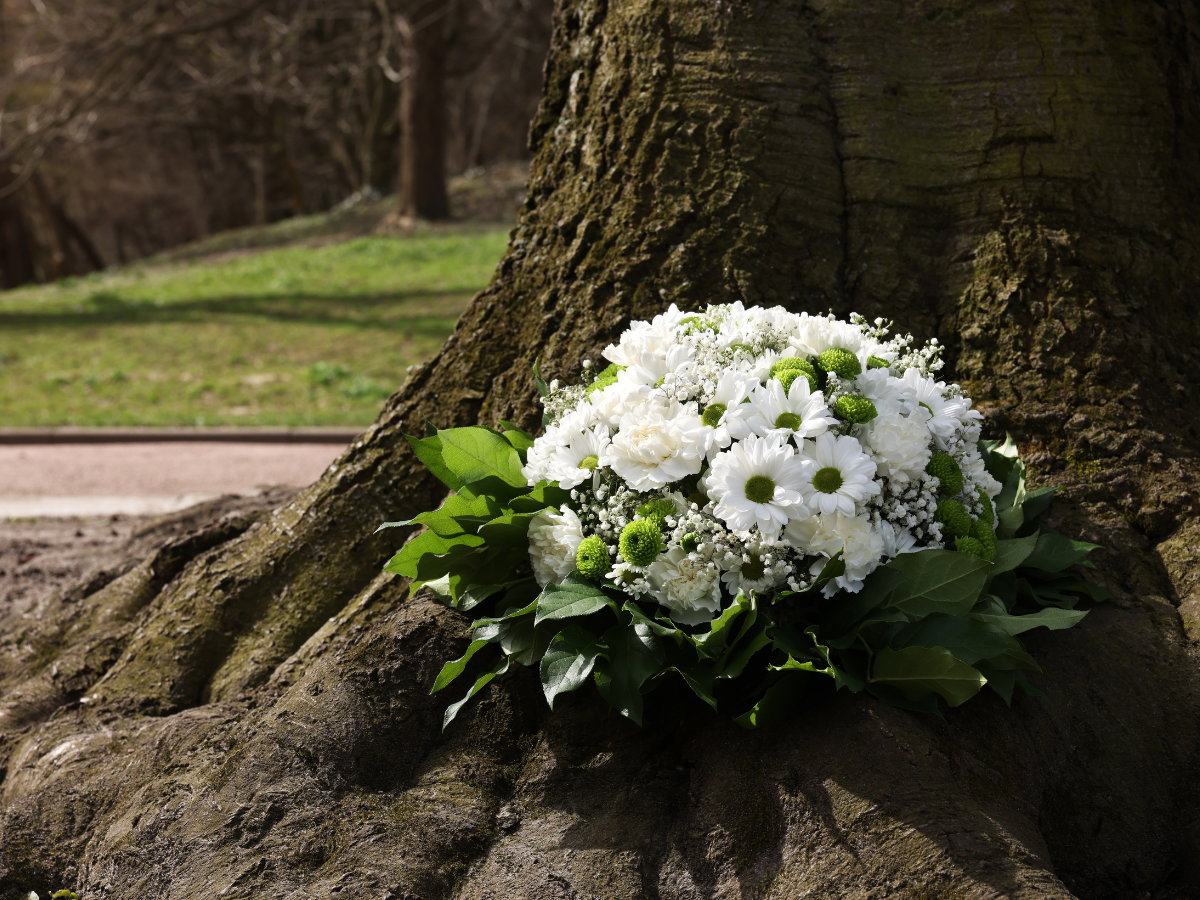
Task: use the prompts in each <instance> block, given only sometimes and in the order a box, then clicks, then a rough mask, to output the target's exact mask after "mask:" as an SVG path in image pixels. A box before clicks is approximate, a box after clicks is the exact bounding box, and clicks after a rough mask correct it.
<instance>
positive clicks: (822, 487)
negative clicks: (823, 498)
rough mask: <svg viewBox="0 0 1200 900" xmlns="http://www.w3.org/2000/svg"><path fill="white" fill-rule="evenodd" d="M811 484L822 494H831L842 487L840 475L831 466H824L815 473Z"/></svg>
mask: <svg viewBox="0 0 1200 900" xmlns="http://www.w3.org/2000/svg"><path fill="white" fill-rule="evenodd" d="M812 483H813V487H815V488H816V489H817V490H818V491H820V492H821V493H822V494H832V493H834V492H835V491H837V489H838V488H840V487H841V486H842V473H841V472H839V471H838V470H837V469H835V468H834V467H833V466H826V467H825V468H823V469H820V470H818V471H817V474H816V475H814V476H813V481H812Z"/></svg>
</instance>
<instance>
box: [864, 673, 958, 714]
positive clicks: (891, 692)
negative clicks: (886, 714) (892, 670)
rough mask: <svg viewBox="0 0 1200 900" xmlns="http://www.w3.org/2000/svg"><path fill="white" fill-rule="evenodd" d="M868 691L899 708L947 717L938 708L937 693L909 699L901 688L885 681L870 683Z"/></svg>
mask: <svg viewBox="0 0 1200 900" xmlns="http://www.w3.org/2000/svg"><path fill="white" fill-rule="evenodd" d="M867 693H868V694H870V695H871V696H872V697H878V698H879V699H880V700H882V701H883V702H884V703H887V704H889V705H891V706H895V707H897V708H898V709H909V710H912V711H913V712H919V713H932V714H933V715H935V716H938V717H939V718H943V719H944V718H945V716H943V715H942V711H941V710H940V709H938V698H937V694H932V693H931V694H925V695H924V696H922V697H921V699H919V700H909V699H908V697H906V696H904V692H903V691H901V690H900V689H899V688H897V687H895V686H894V685H891V684H884V683H883V682H876V683H875V684H868V685H867Z"/></svg>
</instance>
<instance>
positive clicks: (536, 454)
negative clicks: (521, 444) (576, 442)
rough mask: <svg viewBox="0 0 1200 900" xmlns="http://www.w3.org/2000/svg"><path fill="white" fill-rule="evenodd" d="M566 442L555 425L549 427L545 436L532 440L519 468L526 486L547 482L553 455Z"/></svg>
mask: <svg viewBox="0 0 1200 900" xmlns="http://www.w3.org/2000/svg"><path fill="white" fill-rule="evenodd" d="M566 441H567V438H566V436H565V435H564V434H563V433H562V430H561V429H560V428H559V427H558V426H557V425H551V426H550V427H549V428H547V429H546V433H545V434H543V435H542V436H541V437H538V438H536V439H535V440H534V442H533V446H532V447H530V448H529V450H528V452H527V453H526V454H525V465H524V466H522V467H521V475H522V476H524V478H525V481H526V482H527V483H528V484H537V483H538V482H539V481H542V480H543V479H545V480H549V478H550V469H551V466H552V461H553V459H554V453H555V451H557V450H558V448H559V447H561V446H562V445H563V444H564V443H566Z"/></svg>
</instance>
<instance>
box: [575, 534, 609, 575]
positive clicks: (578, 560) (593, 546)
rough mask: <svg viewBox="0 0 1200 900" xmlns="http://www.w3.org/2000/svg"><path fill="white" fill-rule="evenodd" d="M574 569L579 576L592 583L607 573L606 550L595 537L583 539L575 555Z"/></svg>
mask: <svg viewBox="0 0 1200 900" xmlns="http://www.w3.org/2000/svg"><path fill="white" fill-rule="evenodd" d="M575 568H577V569H578V570H579V574H580V575H583V576H584V577H585V578H591V579H592V580H593V581H595V580H598V579H600V578H603V577H604V575H605V573H607V572H608V568H609V562H608V548H607V547H606V546H604V541H602V540H600V538H599V537H597V536H596V535H594V534H593V535H592V536H591V537H587V538H584V539H583V542H582V543H581V544H580V545H579V550H578V551H576V553H575Z"/></svg>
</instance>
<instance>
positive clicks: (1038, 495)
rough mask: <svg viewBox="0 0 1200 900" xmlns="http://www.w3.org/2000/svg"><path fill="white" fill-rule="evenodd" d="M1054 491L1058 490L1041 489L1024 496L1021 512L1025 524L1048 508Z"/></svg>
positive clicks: (1053, 488) (1051, 488) (1052, 488)
mask: <svg viewBox="0 0 1200 900" xmlns="http://www.w3.org/2000/svg"><path fill="white" fill-rule="evenodd" d="M1056 490H1058V488H1056V487H1042V488H1038V489H1037V490H1036V491H1029V492H1028V493H1026V494H1025V502H1024V503H1022V504H1021V511H1022V513H1023V514H1024V516H1025V521H1026V522H1032V521H1033V520H1034V519H1036V518H1037V517H1038V516H1040V515H1041V514H1042V513H1044V512H1045V511H1046V510H1047V509H1049V508H1050V503H1051V502H1052V501H1053V500H1054V492H1055V491H1056Z"/></svg>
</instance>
